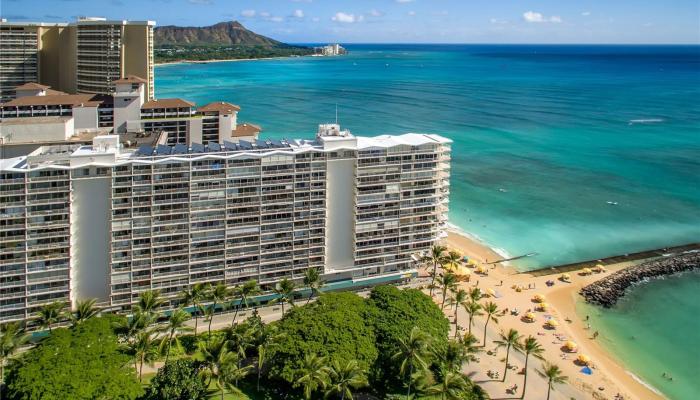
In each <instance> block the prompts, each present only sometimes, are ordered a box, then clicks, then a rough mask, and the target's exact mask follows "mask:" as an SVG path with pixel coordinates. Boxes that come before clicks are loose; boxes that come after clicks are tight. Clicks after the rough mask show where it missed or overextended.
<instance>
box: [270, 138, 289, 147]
mask: <svg viewBox="0 0 700 400" xmlns="http://www.w3.org/2000/svg"><path fill="white" fill-rule="evenodd" d="M270 145H271V146H272V147H275V148H281V147H287V146H285V145H284V143H282V142H281V141H280V140H270Z"/></svg>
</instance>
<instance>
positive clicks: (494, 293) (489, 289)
mask: <svg viewBox="0 0 700 400" xmlns="http://www.w3.org/2000/svg"><path fill="white" fill-rule="evenodd" d="M486 293H487V294H488V295H489V296H494V297H495V296H496V291H495V290H493V289H491V288H488V289H486Z"/></svg>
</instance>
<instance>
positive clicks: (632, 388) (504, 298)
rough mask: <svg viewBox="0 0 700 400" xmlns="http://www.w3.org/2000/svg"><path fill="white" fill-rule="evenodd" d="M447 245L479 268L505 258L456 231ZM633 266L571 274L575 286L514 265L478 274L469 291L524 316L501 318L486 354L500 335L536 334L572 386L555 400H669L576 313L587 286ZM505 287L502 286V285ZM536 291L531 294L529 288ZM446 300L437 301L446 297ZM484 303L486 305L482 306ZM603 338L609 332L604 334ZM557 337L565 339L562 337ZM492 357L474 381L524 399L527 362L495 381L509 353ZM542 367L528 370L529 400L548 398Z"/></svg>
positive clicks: (518, 361)
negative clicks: (538, 299) (541, 300)
mask: <svg viewBox="0 0 700 400" xmlns="http://www.w3.org/2000/svg"><path fill="white" fill-rule="evenodd" d="M444 244H445V245H446V246H448V247H449V248H450V249H454V250H457V251H458V252H460V253H461V254H463V255H465V256H467V257H469V258H470V259H473V260H476V261H478V262H479V263H484V262H486V260H488V262H493V261H496V260H500V259H502V258H503V257H502V256H501V255H499V254H498V253H496V252H495V251H494V250H492V249H490V248H489V247H488V246H485V245H483V244H481V243H479V242H477V241H476V240H474V239H472V238H470V237H468V236H465V235H463V234H461V233H460V232H458V231H450V232H449V235H448V237H447V238H446V239H445V240H444ZM628 265H629V263H621V264H613V265H606V266H605V267H606V269H607V272H602V273H593V274H591V275H588V276H582V275H579V273H578V272H577V271H574V272H571V273H570V274H569V275H570V276H571V279H570V281H569V283H566V282H562V281H560V280H559V279H558V278H559V275H545V276H539V277H535V276H533V275H531V274H527V273H518V271H517V270H515V269H514V268H512V267H510V266H504V265H500V264H495V265H493V266H489V269H488V274H487V275H480V274H475V273H472V275H471V279H470V282H468V283H467V282H464V283H461V284H460V285H462V286H463V287H464V288H468V287H472V286H474V285H477V286H478V287H479V288H481V289H482V292H486V290H488V289H493V290H494V291H495V292H496V297H492V298H490V299H488V300H490V301H493V302H495V303H496V304H498V307H499V309H501V310H503V309H506V308H507V309H509V310H513V309H516V308H517V309H518V310H519V311H520V315H519V316H514V315H510V313H509V314H506V315H505V316H503V317H499V322H498V324H494V323H490V324H489V329H488V332H487V340H486V348H485V350H495V345H493V343H492V341H493V340H495V339H497V338H498V332H500V331H501V330H508V329H509V328H514V329H517V330H518V332H520V334H521V335H522V336H523V337H527V336H528V335H532V336H533V337H535V338H536V339H537V340H538V341H539V342H540V344H541V345H542V346H543V347H544V349H545V353H544V359H545V360H547V361H549V362H552V363H554V364H556V365H558V366H559V367H560V368H561V369H562V370H563V371H564V375H566V376H568V377H569V383H568V384H567V385H560V386H557V387H556V388H555V390H554V391H553V392H552V396H551V398H552V399H570V398H576V399H588V398H594V399H614V398H615V396H616V394H618V393H619V394H620V395H622V396H623V398H624V399H639V400H647V399H650V400H652V399H663V398H664V397H663V396H662V395H661V394H659V393H657V392H656V391H653V390H652V389H650V388H649V387H647V386H645V385H644V384H642V383H641V382H640V381H638V380H636V379H635V378H634V377H633V376H632V375H631V374H630V373H629V372H628V371H627V370H626V369H625V368H624V366H622V365H621V364H620V363H619V362H618V361H617V360H616V359H615V358H614V357H613V356H612V355H610V354H608V353H607V352H606V351H605V350H604V349H603V348H602V346H600V345H599V344H598V343H597V341H596V340H595V339H594V338H593V333H594V332H596V327H595V326H591V327H587V322H586V320H585V319H586V316H582V315H577V314H576V302H577V301H580V300H579V299H580V296H579V295H578V291H579V289H580V288H581V287H582V286H585V285H587V284H589V283H592V282H594V281H596V280H598V279H601V278H602V277H604V276H607V275H609V274H611V273H613V272H615V271H617V270H619V269H622V268H624V267H626V266H628ZM548 280H551V281H554V282H555V284H554V285H553V286H551V287H548V286H547V285H546V282H547V281H548ZM501 283H502V284H501ZM513 285H520V286H522V287H524V289H523V290H522V291H521V292H516V290H514V289H513V288H512V286H513ZM528 287H531V289H528ZM535 294H540V295H542V296H544V297H545V302H547V303H548V304H549V306H550V308H549V310H548V311H546V312H539V311H535V306H536V303H535V302H533V300H532V298H533V296H534V295H535ZM440 297H441V296H439V295H438V296H437V298H440ZM482 302H483V301H482ZM528 310H531V311H533V312H534V313H535V314H536V318H535V321H534V322H531V323H528V322H524V321H523V320H522V316H523V315H524V314H525V313H527V312H528ZM445 312H446V314H448V315H449V316H450V317H451V316H452V314H453V312H454V311H453V309H449V307H445ZM550 317H551V318H554V319H555V320H557V321H558V322H559V326H558V327H557V328H556V329H555V330H551V329H545V327H544V322H545V320H546V319H547V318H550ZM458 319H459V323H460V325H461V326H463V327H464V326H465V325H466V321H467V320H468V316H467V314H466V313H465V312H464V310H460V313H459V314H458ZM474 319H475V324H474V326H473V328H472V330H473V333H474V334H475V335H476V337H477V338H479V339H480V341H481V337H482V335H483V323H484V320H485V319H484V318H483V317H475V318H474ZM598 334H599V335H600V337H604V335H605V332H604V331H602V330H601V331H599V332H598ZM557 335H560V336H559V337H557ZM567 340H572V341H574V342H575V343H576V344H577V345H578V352H577V353H565V352H564V351H563V349H562V347H563V345H564V343H565V342H566V341H567ZM493 353H494V354H493V355H488V354H487V353H486V351H484V352H483V353H481V354H480V356H479V357H480V362H479V363H473V364H470V365H469V366H467V369H466V372H468V373H473V374H474V375H473V379H474V380H475V381H477V382H479V384H481V385H482V386H483V387H484V388H485V389H486V390H487V391H488V392H489V394H490V395H491V397H492V398H502V397H520V394H521V388H522V381H523V376H522V375H521V374H519V373H518V372H519V371H520V370H521V369H522V367H523V365H524V357H523V356H522V355H520V354H516V352H515V351H511V356H510V361H509V363H510V364H513V365H516V366H517V370H513V371H509V373H508V375H507V377H508V379H506V381H505V382H501V381H500V379H499V380H497V381H494V380H491V379H490V378H488V377H487V376H486V372H487V371H488V370H493V371H499V372H500V374H501V376H502V374H503V368H504V363H503V361H502V360H503V359H504V358H505V350H504V349H499V350H497V351H494V352H493ZM578 354H585V355H587V356H588V357H590V359H591V368H592V370H593V373H592V375H585V374H583V373H582V372H580V370H581V369H582V366H580V365H577V364H575V363H574V361H575V360H576V358H577V357H578ZM540 367H541V362H540V361H539V360H536V359H531V360H530V363H529V366H528V371H529V372H528V384H527V393H526V396H525V399H533V400H534V399H542V398H545V396H546V388H547V384H546V382H545V381H544V380H543V379H542V378H541V377H539V376H538V375H537V373H536V372H535V369H539V368H540ZM516 384H517V385H518V390H517V391H516V393H508V392H506V389H507V388H510V387H512V386H513V385H516Z"/></svg>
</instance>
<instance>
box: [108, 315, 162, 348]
mask: <svg viewBox="0 0 700 400" xmlns="http://www.w3.org/2000/svg"><path fill="white" fill-rule="evenodd" d="M154 319H155V316H154V315H152V314H145V313H143V312H141V311H140V310H139V309H136V312H134V314H132V315H131V316H130V317H126V318H123V319H121V320H119V321H117V322H116V323H115V324H114V330H115V331H116V332H117V334H119V335H121V336H123V337H124V338H125V339H126V340H127V341H132V340H133V338H135V337H136V335H137V334H138V333H139V332H142V331H143V330H145V329H146V327H148V326H150V325H151V324H152V323H153V321H154Z"/></svg>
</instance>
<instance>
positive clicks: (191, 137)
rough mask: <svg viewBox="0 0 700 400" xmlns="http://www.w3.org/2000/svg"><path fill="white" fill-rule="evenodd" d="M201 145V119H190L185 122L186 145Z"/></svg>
mask: <svg viewBox="0 0 700 400" xmlns="http://www.w3.org/2000/svg"><path fill="white" fill-rule="evenodd" d="M192 143H202V119H201V118H192V119H190V120H188V121H187V145H188V146H191V145H192Z"/></svg>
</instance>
